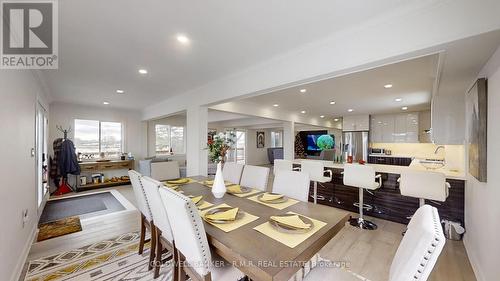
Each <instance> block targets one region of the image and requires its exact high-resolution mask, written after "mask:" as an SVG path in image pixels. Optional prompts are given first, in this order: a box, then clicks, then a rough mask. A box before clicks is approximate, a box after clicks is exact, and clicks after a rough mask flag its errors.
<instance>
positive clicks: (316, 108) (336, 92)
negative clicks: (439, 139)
mask: <svg viewBox="0 0 500 281" xmlns="http://www.w3.org/2000/svg"><path fill="white" fill-rule="evenodd" d="M437 58H438V56H437V55H431V56H426V57H422V58H418V59H414V60H410V61H404V62H400V63H396V64H391V65H386V66H382V67H379V68H374V69H371V70H367V71H362V72H358V73H354V74H350V75H346V76H341V77H336V78H331V79H327V80H323V81H319V82H315V83H311V84H307V85H303V86H301V87H294V88H289V89H285V90H282V91H277V92H274V93H271V94H267V95H260V96H256V97H253V98H249V99H247V101H250V102H253V103H256V104H259V105H262V106H272V105H273V104H279V109H281V110H287V111H295V112H297V113H298V112H300V111H302V110H305V111H306V112H307V113H306V114H305V115H315V116H318V117H319V116H320V115H324V116H325V118H330V119H331V118H333V117H341V116H344V115H353V114H377V113H389V112H398V111H401V107H402V106H407V107H408V110H409V111H420V110H424V109H429V108H430V100H431V94H432V86H433V83H434V80H435V74H436V67H437ZM386 84H392V85H393V87H392V88H390V89H386V88H384V85H386ZM300 89H306V90H307V92H305V93H301V92H300ZM396 98H402V99H403V101H401V102H396V101H395V99H396ZM330 101H335V104H334V105H331V104H330ZM348 109H353V110H354V111H353V112H352V113H348V111H347V110H348Z"/></svg>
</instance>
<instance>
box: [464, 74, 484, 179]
mask: <svg viewBox="0 0 500 281" xmlns="http://www.w3.org/2000/svg"><path fill="white" fill-rule="evenodd" d="M465 105H466V111H465V114H466V119H467V120H466V128H467V153H468V156H469V173H470V174H471V175H472V176H473V177H475V178H476V179H477V180H478V181H480V182H486V181H487V169H486V165H487V161H486V160H487V137H488V132H487V125H488V92H487V80H486V79H484V78H481V79H478V80H477V81H476V83H475V84H474V86H472V88H471V89H470V90H469V92H467V94H466V96H465Z"/></svg>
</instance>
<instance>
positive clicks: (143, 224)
mask: <svg viewBox="0 0 500 281" xmlns="http://www.w3.org/2000/svg"><path fill="white" fill-rule="evenodd" d="M145 241H146V222H145V218H144V215H143V214H141V237H140V238H139V255H142V253H143V251H144V243H145Z"/></svg>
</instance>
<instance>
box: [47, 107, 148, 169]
mask: <svg viewBox="0 0 500 281" xmlns="http://www.w3.org/2000/svg"><path fill="white" fill-rule="evenodd" d="M50 109H51V110H50V114H49V155H53V154H52V142H53V141H54V140H55V139H57V138H61V137H62V133H61V132H60V131H58V130H57V129H56V126H57V125H60V126H62V127H63V128H68V127H69V126H71V128H72V132H71V133H70V134H68V138H70V139H74V129H75V119H89V120H100V121H110V122H121V123H122V125H123V140H124V147H123V151H124V152H132V154H133V155H134V156H135V159H136V160H140V159H143V158H144V157H145V156H146V148H147V142H146V140H147V126H146V122H143V121H141V113H140V112H139V111H132V110H126V109H114V108H109V107H105V106H102V107H95V106H86V105H77V104H68V103H59V102H56V103H52V104H51V105H50ZM135 164H136V165H137V164H138V161H136V163H135Z"/></svg>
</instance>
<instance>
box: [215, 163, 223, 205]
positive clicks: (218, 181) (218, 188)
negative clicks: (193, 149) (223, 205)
mask: <svg viewBox="0 0 500 281" xmlns="http://www.w3.org/2000/svg"><path fill="white" fill-rule="evenodd" d="M212 193H213V194H214V197H215V198H222V197H224V194H226V185H225V184H224V178H223V177H222V164H221V162H219V163H217V172H216V173H215V179H214V185H213V186H212Z"/></svg>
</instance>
